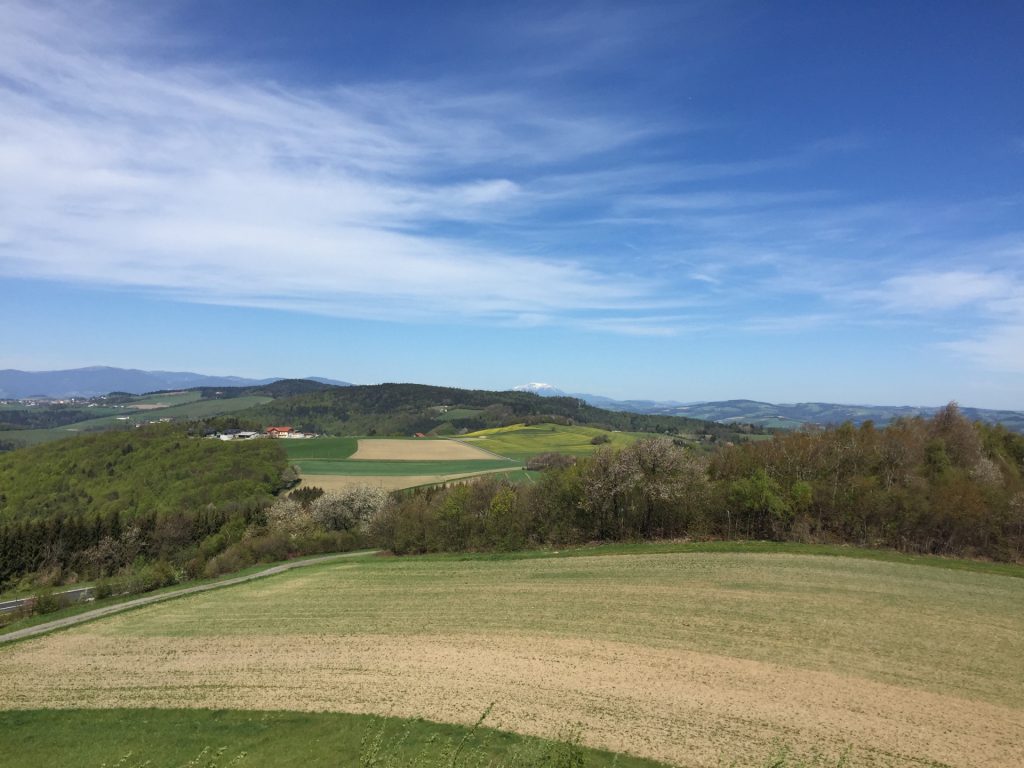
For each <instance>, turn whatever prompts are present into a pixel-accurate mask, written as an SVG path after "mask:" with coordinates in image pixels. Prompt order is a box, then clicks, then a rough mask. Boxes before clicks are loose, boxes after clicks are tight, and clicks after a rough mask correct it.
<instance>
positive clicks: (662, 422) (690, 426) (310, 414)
mask: <svg viewBox="0 0 1024 768" xmlns="http://www.w3.org/2000/svg"><path fill="white" fill-rule="evenodd" d="M239 415H240V416H245V417H247V418H251V419H253V420H257V421H260V422H262V423H264V424H272V423H281V424H290V425H292V426H295V427H299V428H302V429H307V430H311V431H316V432H327V433H331V434H339V435H373V434H381V435H408V434H413V433H416V432H422V433H428V432H435V433H437V434H454V433H456V432H459V431H461V430H467V431H475V430H480V429H488V428H491V427H499V426H504V425H506V424H514V423H517V422H524V421H525V422H529V421H531V420H536V421H562V422H563V423H575V424H589V425H594V426H602V427H605V428H607V429H619V430H622V431H628V432H661V433H669V434H681V433H690V434H693V433H701V434H710V435H713V436H717V437H721V438H723V439H742V437H743V434H744V433H745V432H749V431H750V430H749V429H745V428H739V427H734V426H725V425H721V424H713V423H711V422H707V421H702V420H699V419H690V418H681V417H677V416H662V415H645V414H636V413H625V412H621V413H616V412H613V411H606V410H602V409H600V408H595V407H594V406H592V405H588V404H587V403H585V402H583V401H582V400H579V399H576V398H572V397H540V396H538V395H536V394H533V393H530V392H491V391H487V390H475V389H456V388H453V387H435V386H428V385H424V384H375V385H371V386H353V387H344V388H341V387H334V388H325V389H322V390H320V391H316V392H310V393H307V394H302V395H297V396H295V397H288V398H280V399H277V400H274V402H272V403H267V404H265V405H262V406H260V407H258V408H253V409H251V410H248V411H244V412H242V413H240V414H239Z"/></svg>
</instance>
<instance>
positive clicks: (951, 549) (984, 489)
mask: <svg viewBox="0 0 1024 768" xmlns="http://www.w3.org/2000/svg"><path fill="white" fill-rule="evenodd" d="M1022 475H1024V437H1022V436H1020V435H1016V434H1014V433H1011V432H1009V431H1007V430H1006V429H1004V428H1003V427H1000V426H988V425H984V424H981V423H972V422H970V421H968V420H967V419H965V418H964V417H963V415H962V414H961V413H960V412H959V409H958V408H957V407H956V405H955V404H950V405H949V406H947V407H946V408H944V409H942V410H941V411H939V413H937V414H936V416H935V417H934V418H932V419H921V418H915V419H906V420H899V421H897V422H895V423H893V424H891V425H890V426H888V427H887V428H885V429H876V428H875V427H874V425H873V424H871V423H870V422H868V423H865V424H864V425H862V426H861V427H859V428H855V427H853V426H852V425H850V424H844V425H842V426H839V427H835V428H830V429H827V430H823V431H818V432H795V433H787V434H780V435H776V436H774V437H773V438H772V439H770V440H762V441H758V442H750V443H744V444H739V445H730V446H726V447H723V448H722V449H721V450H719V451H717V452H715V453H714V454H713V455H711V456H707V455H701V454H698V453H696V452H695V451H693V450H692V449H686V448H683V447H680V446H678V445H676V444H674V443H673V442H672V441H671V440H668V439H654V440H646V441H640V442H638V443H635V444H633V445H630V446H628V447H626V448H622V449H619V450H615V449H612V448H601V449H599V450H598V451H597V452H596V453H594V454H593V455H592V456H590V457H587V458H583V459H581V460H579V461H578V462H576V463H575V464H574V465H572V466H561V467H559V466H557V463H556V464H555V465H554V466H553V467H552V468H551V469H549V470H547V471H545V472H544V473H543V475H542V476H541V478H540V479H539V480H538V482H537V483H536V484H533V485H512V484H509V483H507V482H502V481H499V480H495V479H483V480H480V481H477V482H475V483H471V484H463V485H458V486H454V487H448V488H440V489H438V488H434V489H423V490H417V491H413V492H408V493H405V494H402V495H400V496H397V497H396V499H395V501H394V502H393V503H392V504H390V505H388V506H387V507H385V508H383V509H382V511H381V513H380V514H379V515H377V516H375V517H374V518H373V520H372V522H371V532H372V533H373V535H374V536H376V537H377V540H378V541H379V542H380V543H381V544H382V545H383V546H386V547H388V548H389V549H391V550H393V551H395V552H396V553H413V552H430V551H459V550H492V549H498V550H511V549H519V548H523V547H529V546H549V545H551V546H565V545H568V544H577V543H584V542H591V541H622V540H631V539H662V538H678V537H694V538H723V539H772V540H779V541H804V542H834V543H849V544H855V545H859V546H867V547H891V548H894V549H898V550H901V551H905V552H916V553H929V554H942V555H956V556H968V557H987V558H993V559H998V560H1007V561H1020V560H1021V559H1022V558H1024V481H1022Z"/></svg>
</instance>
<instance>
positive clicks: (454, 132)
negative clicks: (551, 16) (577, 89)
mask: <svg viewBox="0 0 1024 768" xmlns="http://www.w3.org/2000/svg"><path fill="white" fill-rule="evenodd" d="M90 10H91V11H97V10H98V11H103V10H109V9H107V8H106V7H105V6H103V5H99V6H91V7H90ZM96 19H98V20H99V21H96ZM143 31H144V30H143ZM140 34H142V32H140V30H139V29H131V28H130V27H128V28H127V29H126V27H125V23H124V22H118V21H117V20H116V18H115V17H114V15H113V14H104V13H97V14H95V15H86V14H82V13H80V12H79V11H76V10H75V9H74V7H71V6H69V7H67V8H65V9H64V10H63V11H61V10H53V9H52V8H50V7H46V8H42V9H41V8H38V7H36V6H34V5H30V4H19V3H15V4H12V5H10V6H8V7H7V8H6V9H5V24H4V27H3V30H2V31H0V74H2V77H0V179H2V181H3V183H2V185H0V187H2V191H0V270H2V272H3V273H4V274H6V275H8V276H22V277H39V278H46V279H59V280H74V281H83V282H92V283H98V284H104V285H113V286H124V287H130V288H136V289H146V290H153V291H161V292H164V293H167V294H170V295H173V296H176V297H180V298H182V299H185V300H194V301H202V302H216V303H224V304H236V305H246V306H261V307H275V308H282V309H291V310H299V311H307V312H317V313H323V314H330V315H340V316H351V317H379V318H387V319H393V320H394V319H398V320H401V319H417V320H421V319H425V318H426V319H429V318H434V319H440V318H451V317H459V316H464V317H478V318H486V317H492V318H495V319H499V320H502V319H503V320H508V319H515V318H517V317H530V318H534V319H536V318H538V317H544V318H548V319H551V320H552V321H556V322H557V321H559V319H560V318H564V317H570V316H572V314H573V313H574V312H576V311H579V310H587V311H595V310H615V309H622V308H626V307H628V308H636V307H641V308H642V307H643V306H644V305H645V302H647V301H650V300H652V299H653V297H654V295H655V291H654V286H653V284H652V283H650V281H647V280H644V279H642V278H638V277H636V276H632V275H630V274H608V273H605V272H598V271H595V270H594V269H591V268H589V267H587V266H586V265H585V264H583V263H581V262H579V261H575V260H572V259H565V258H560V254H558V253H539V254H538V253H527V254H524V253H519V252H516V251H515V250H512V249H509V248H502V247H496V246H495V245H493V244H492V243H487V242H484V241H482V240H481V239H479V238H475V237H471V236H460V237H456V236H453V235H451V234H446V233H443V231H442V230H443V226H442V225H443V223H444V222H457V223H462V224H469V225H473V224H480V223H485V222H487V221H490V220H494V219H500V218H502V217H503V216H504V215H506V214H505V213H504V212H505V211H506V210H507V209H513V210H514V209H515V208H516V206H522V205H531V204H534V203H531V201H530V200H529V193H528V192H527V191H525V190H524V189H523V188H522V187H521V185H520V184H519V183H518V182H517V181H516V180H515V179H510V178H507V176H506V175H505V173H503V172H501V173H496V172H495V170H494V169H496V168H501V169H502V170H506V169H508V168H517V167H518V168H523V169H531V170H532V172H533V173H535V174H536V173H542V172H543V171H542V169H543V167H544V166H545V165H546V164H548V163H551V162H554V161H558V162H559V163H561V164H564V163H565V161H566V160H567V158H580V157H585V156H587V155H589V154H592V153H601V152H604V151H607V150H609V149H612V148H615V147H617V146H620V145H622V144H623V143H626V142H629V141H631V140H633V139H634V138H635V137H636V136H639V135H641V134H643V133H644V131H645V130H646V129H644V128H642V127H639V126H634V125H630V124H629V123H628V122H626V121H623V120H619V119H611V118H608V117H603V116H602V117H589V116H587V115H584V114H578V113H566V112H563V111H560V110H559V109H557V108H555V107H553V106H552V105H550V104H541V103H538V102H537V101H535V100H532V99H531V98H530V97H527V96H525V95H523V94H522V93H515V92H505V93H501V92H495V93H485V94H474V93H468V94H467V93H464V92H460V91H458V90H455V89H452V88H451V87H448V86H445V85H444V84H422V83H418V84H416V85H415V86H414V85H412V84H390V85H381V84H376V85H357V86H352V85H348V86H344V87H336V88H333V89H330V90H327V91H318V92H295V91H288V90H285V89H283V88H281V87H278V86H275V85H273V84H266V83H258V82H252V81H251V80H247V79H246V78H244V76H242V75H240V74H239V73H237V72H234V71H227V70H218V69H217V68H215V67H212V66H207V67H205V68H197V67H194V66H189V67H182V66H173V65H170V64H167V63H166V61H157V62H154V61H149V60H147V59H146V58H145V57H143V56H140V55H139V54H138V52H137V51H128V50H126V49H125V47H124V46H123V45H121V44H120V43H119V40H124V39H127V40H132V41H134V43H135V44H138V42H139V40H138V36H139V35H140Z"/></svg>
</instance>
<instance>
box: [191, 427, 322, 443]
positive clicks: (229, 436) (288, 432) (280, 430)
mask: <svg viewBox="0 0 1024 768" xmlns="http://www.w3.org/2000/svg"><path fill="white" fill-rule="evenodd" d="M210 437H212V438H216V439H218V440H254V439H256V438H260V437H273V438H279V439H283V440H308V439H309V438H313V437H319V435H318V434H316V433H315V432H301V431H299V430H297V429H292V428H291V427H267V428H266V429H265V430H263V431H262V432H249V431H247V430H244V429H225V430H224V431H223V432H217V433H216V434H213V435H210Z"/></svg>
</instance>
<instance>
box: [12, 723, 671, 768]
mask: <svg viewBox="0 0 1024 768" xmlns="http://www.w3.org/2000/svg"><path fill="white" fill-rule="evenodd" d="M471 730H472V729H471V728H468V727H466V726H459V725H445V724H440V723H432V722H427V721H424V720H386V719H384V718H381V717H374V716H372V715H351V714H344V713H333V712H332V713H305V712H245V711H224V710H221V711H210V710H189V709H184V710H175V709H170V710H161V709H135V710H132V709H114V710H64V711H55V710H34V711H22V712H0V733H3V748H2V749H3V751H2V753H0V757H2V758H3V764H4V766H6V768H38V766H44V765H59V766H62V768H76V767H77V766H81V768H99V766H101V765H103V764H107V765H108V766H113V765H116V764H117V763H118V761H119V760H121V759H122V758H124V757H125V756H126V755H128V754H129V753H130V754H131V757H130V758H129V759H128V760H126V761H125V762H124V765H125V766H131V768H135V766H137V765H140V764H143V763H145V761H146V760H151V761H152V765H153V768H164V767H167V768H170V767H172V766H173V767H175V768H176V767H177V766H181V765H184V764H186V763H188V761H189V760H191V759H193V758H195V757H196V756H197V755H199V754H200V753H201V752H202V751H203V750H204V749H207V748H210V751H209V752H208V755H210V756H212V755H213V754H214V753H216V752H217V751H218V750H221V749H222V748H223V753H222V754H223V758H222V760H223V761H222V762H220V763H218V764H219V765H225V764H227V763H228V761H229V760H230V759H231V758H233V757H235V756H237V755H238V754H240V753H245V758H244V759H243V760H241V761H240V763H239V764H240V765H241V766H244V767H245V768H262V767H263V766H266V767H267V768H315V767H317V766H331V767H332V768H344V767H345V766H353V768H354V767H355V766H360V765H361V766H363V768H370V766H380V768H385V766H398V765H413V764H414V761H418V764H419V765H420V766H422V768H432V767H433V766H438V768H441V766H444V767H445V768H447V766H449V765H450V764H451V762H452V761H451V757H452V755H453V752H454V751H455V750H456V749H458V746H459V744H460V743H461V742H462V740H463V739H464V738H466V737H467V736H469V735H470V733H471ZM516 755H518V756H520V757H521V758H533V759H530V760H520V761H518V762H514V761H513V757H514V756H516ZM559 758H561V759H559ZM483 761H486V763H483ZM482 763H483V764H491V765H495V766H497V765H498V764H499V763H504V764H505V765H512V764H518V765H521V766H522V767H523V768H526V766H531V767H532V766H535V765H545V766H548V768H583V766H586V768H605V766H608V767H609V768H610V767H611V766H616V767H617V768H656V767H657V766H659V763H656V762H653V761H650V760H644V759H641V758H637V757H631V756H629V755H616V754H613V753H610V752H604V751H600V750H594V749H586V748H580V747H573V746H572V745H571V744H564V743H563V744H559V743H557V742H550V741H545V740H543V739H535V738H529V737H524V736H519V735H516V734H513V733H508V732H502V731H496V730H492V729H489V728H481V729H478V730H477V731H476V732H475V733H473V734H472V736H469V738H467V740H466V742H465V744H463V748H462V751H461V752H460V754H459V756H458V758H457V760H456V764H457V765H458V766H466V768H472V767H474V766H478V765H481V764H482ZM200 764H201V765H205V764H206V763H200Z"/></svg>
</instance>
